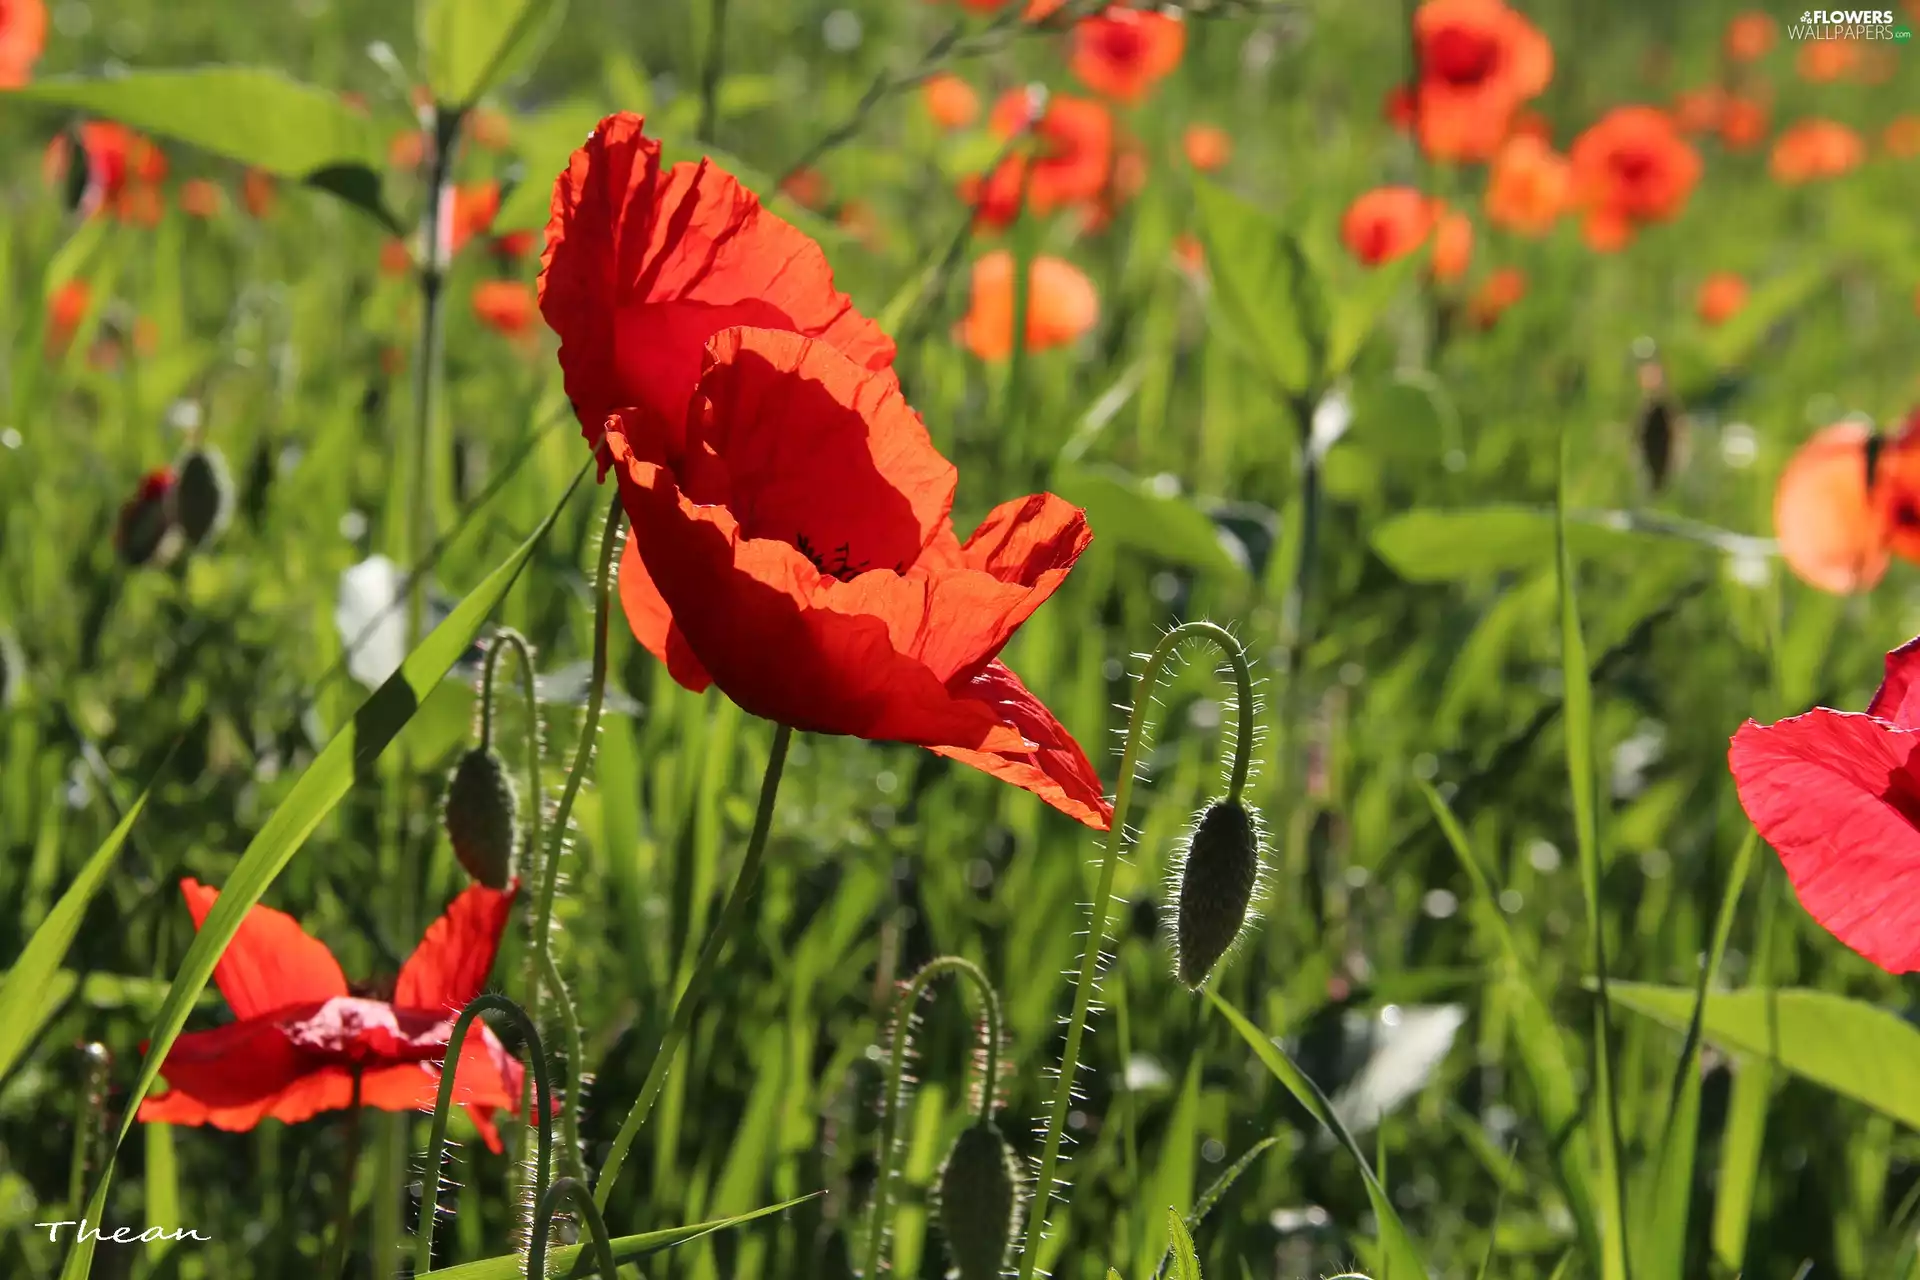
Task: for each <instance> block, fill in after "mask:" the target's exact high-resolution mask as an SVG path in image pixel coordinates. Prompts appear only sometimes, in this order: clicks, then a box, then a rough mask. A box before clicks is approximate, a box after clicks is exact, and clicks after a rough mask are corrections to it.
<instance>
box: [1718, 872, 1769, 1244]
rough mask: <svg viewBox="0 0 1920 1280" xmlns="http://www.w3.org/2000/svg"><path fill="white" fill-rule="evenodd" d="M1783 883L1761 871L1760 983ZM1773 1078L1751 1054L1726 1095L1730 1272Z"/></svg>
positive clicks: (1749, 1208)
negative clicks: (1727, 1095)
mask: <svg viewBox="0 0 1920 1280" xmlns="http://www.w3.org/2000/svg"><path fill="white" fill-rule="evenodd" d="M1780 885H1781V877H1779V876H1777V875H1767V874H1765V873H1764V872H1763V873H1762V875H1761V877H1760V894H1759V898H1760V906H1759V917H1760V923H1759V931H1758V933H1757V935H1756V940H1755V943H1754V948H1753V963H1752V964H1751V965H1750V966H1749V968H1748V971H1747V981H1748V982H1749V983H1752V984H1754V985H1755V986H1759V987H1765V986H1767V984H1768V983H1770V982H1771V981H1772V980H1773V972H1772V971H1773V949H1774V928H1773V924H1774V917H1775V915H1776V913H1777V911H1778V907H1779V900H1780ZM1773 1077H1774V1067H1773V1059H1772V1057H1771V1056H1770V1055H1767V1054H1760V1055H1758V1056H1756V1057H1752V1058H1749V1059H1747V1060H1746V1061H1744V1062H1742V1063H1740V1064H1739V1066H1738V1068H1737V1069H1736V1070H1735V1071H1734V1073H1733V1091H1732V1093H1731V1095H1730V1096H1729V1097H1728V1099H1727V1118H1726V1124H1725V1129H1724V1131H1723V1136H1722V1137H1721V1139H1720V1171H1719V1175H1720V1176H1719V1177H1718V1178H1717V1179H1716V1180H1715V1184H1714V1199H1713V1235H1712V1240H1713V1256H1714V1258H1715V1259H1716V1260H1717V1261H1718V1262H1719V1263H1720V1264H1721V1265H1722V1267H1724V1268H1725V1270H1726V1272H1727V1274H1729V1275H1733V1274H1737V1273H1738V1272H1739V1271H1740V1269H1741V1267H1742V1266H1743V1265H1744V1264H1745V1262H1746V1256H1747V1240H1748V1238H1749V1237H1750V1236H1751V1235H1752V1226H1753V1207H1754V1203H1755V1200H1756V1198H1757V1194H1758V1191H1759V1184H1760V1158H1761V1155H1762V1147H1763V1146H1764V1144H1765V1140H1766V1133H1767V1108H1768V1106H1769V1105H1770V1104H1771V1103H1772V1101H1773Z"/></svg>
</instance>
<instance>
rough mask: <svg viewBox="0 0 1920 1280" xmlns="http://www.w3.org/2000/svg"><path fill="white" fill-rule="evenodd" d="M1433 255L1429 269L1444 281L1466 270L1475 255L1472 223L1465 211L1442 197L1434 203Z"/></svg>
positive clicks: (1446, 281) (1433, 274) (1461, 274)
mask: <svg viewBox="0 0 1920 1280" xmlns="http://www.w3.org/2000/svg"><path fill="white" fill-rule="evenodd" d="M1433 219H1434V222H1433V259H1432V261H1431V262H1430V263H1429V264H1428V270H1429V272H1430V273H1431V274H1432V276H1433V278H1434V279H1435V280H1436V281H1438V282H1439V283H1441V284H1448V283H1451V282H1452V281H1455V280H1458V279H1459V278H1460V277H1461V276H1464V275H1465V274H1467V264H1468V263H1469V262H1471V261H1472V259H1473V223H1472V221H1470V220H1469V219H1468V217H1467V215H1466V214H1464V213H1459V212H1456V211H1454V210H1452V209H1448V208H1447V207H1446V206H1445V205H1442V204H1441V203H1440V202H1439V201H1437V200H1436V201H1435V202H1434V207H1433Z"/></svg>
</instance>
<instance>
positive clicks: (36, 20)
mask: <svg viewBox="0 0 1920 1280" xmlns="http://www.w3.org/2000/svg"><path fill="white" fill-rule="evenodd" d="M46 43H47V9H46V6H45V5H44V4H43V3H41V0H0V89H17V88H19V87H20V86H21V85H23V84H25V83H26V82H27V80H28V79H29V78H30V77H31V76H32V74H33V64H34V63H36V62H38V61H39V60H40V51H41V49H43V48H44V47H45V46H46Z"/></svg>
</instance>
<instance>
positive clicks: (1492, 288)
mask: <svg viewBox="0 0 1920 1280" xmlns="http://www.w3.org/2000/svg"><path fill="white" fill-rule="evenodd" d="M1526 296H1527V277H1526V276H1525V275H1523V274H1522V273H1521V271H1520V269H1519V268H1518V267H1502V268H1500V269H1499V270H1498V271H1496V272H1494V273H1493V274H1492V275H1490V276H1488V277H1487V278H1486V280H1485V281H1483V282H1482V283H1481V285H1480V287H1479V288H1478V289H1477V290H1475V291H1474V295H1473V297H1472V298H1471V299H1470V300H1468V302H1467V318H1468V319H1469V320H1471V321H1472V322H1473V326H1474V328H1476V329H1491V328H1493V326H1494V324H1495V323H1497V322H1498V321H1499V319H1500V317H1501V316H1503V315H1505V314H1506V311H1507V308H1509V307H1511V306H1513V305H1514V304H1515V303H1516V302H1518V301H1520V299H1522V298H1524V297H1526Z"/></svg>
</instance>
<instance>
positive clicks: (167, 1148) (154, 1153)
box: [145, 1124, 180, 1262]
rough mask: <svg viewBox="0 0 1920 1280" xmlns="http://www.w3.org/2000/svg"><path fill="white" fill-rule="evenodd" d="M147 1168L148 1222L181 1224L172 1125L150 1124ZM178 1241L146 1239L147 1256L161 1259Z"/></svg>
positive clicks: (164, 1227) (163, 1226)
mask: <svg viewBox="0 0 1920 1280" xmlns="http://www.w3.org/2000/svg"><path fill="white" fill-rule="evenodd" d="M146 1138H147V1153H146V1154H147V1169H146V1186H147V1194H146V1196H145V1199H146V1204H147V1226H148V1227H150V1228H152V1227H158V1228H159V1229H160V1230H162V1231H173V1230H175V1229H177V1228H178V1227H179V1225H180V1175H179V1172H178V1169H177V1167H176V1165H175V1162H174V1158H173V1126H172V1125H170V1124H150V1125H148V1126H147V1133H146ZM177 1243H178V1241H174V1240H164V1239H162V1240H149V1241H147V1257H148V1259H149V1260H150V1261H153V1262H158V1261H159V1260H160V1259H161V1258H162V1257H163V1256H165V1255H166V1253H167V1251H168V1250H169V1249H171V1248H173V1246H174V1245H175V1244H177Z"/></svg>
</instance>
